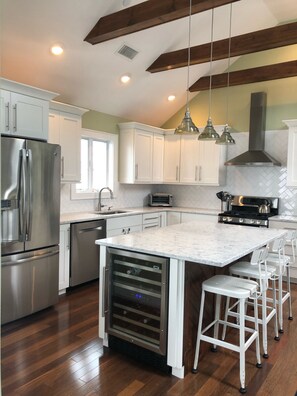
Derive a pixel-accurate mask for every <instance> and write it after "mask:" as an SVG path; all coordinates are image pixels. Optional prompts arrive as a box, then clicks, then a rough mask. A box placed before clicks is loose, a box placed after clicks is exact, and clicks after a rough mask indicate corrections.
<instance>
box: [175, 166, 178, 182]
mask: <svg viewBox="0 0 297 396" xmlns="http://www.w3.org/2000/svg"><path fill="white" fill-rule="evenodd" d="M175 180H176V181H178V166H176V171H175Z"/></svg>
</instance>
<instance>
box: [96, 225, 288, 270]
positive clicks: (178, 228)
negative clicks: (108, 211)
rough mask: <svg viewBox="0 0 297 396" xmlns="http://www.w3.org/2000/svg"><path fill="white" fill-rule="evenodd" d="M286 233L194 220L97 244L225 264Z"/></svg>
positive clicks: (221, 265)
mask: <svg viewBox="0 0 297 396" xmlns="http://www.w3.org/2000/svg"><path fill="white" fill-rule="evenodd" d="M285 234H286V231H285V230H279V229H272V228H255V227H246V226H239V225H230V224H228V225H225V224H219V223H213V222H208V221H199V222H197V221H192V222H188V223H182V224H175V225H172V226H167V227H163V228H159V229H157V230H156V229H154V230H151V231H150V230H146V231H144V232H136V233H132V234H127V235H120V236H116V237H111V238H105V239H100V240H97V241H96V244H98V245H103V246H110V247H114V248H119V249H126V250H131V251H137V252H142V253H148V254H154V255H159V256H163V257H170V258H175V259H178V260H186V261H192V262H197V263H201V264H207V265H212V266H216V267H224V266H225V265H227V264H230V263H231V262H233V261H235V260H237V259H239V258H241V257H243V256H245V255H246V254H249V253H251V252H252V251H254V250H255V249H257V248H259V247H261V246H264V245H266V244H267V243H269V242H271V241H273V240H274V239H276V238H278V237H281V236H283V235H285Z"/></svg>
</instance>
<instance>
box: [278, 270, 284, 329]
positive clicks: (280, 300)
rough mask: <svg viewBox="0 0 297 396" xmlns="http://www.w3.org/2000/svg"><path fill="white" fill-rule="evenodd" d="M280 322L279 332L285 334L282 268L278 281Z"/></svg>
mask: <svg viewBox="0 0 297 396" xmlns="http://www.w3.org/2000/svg"><path fill="white" fill-rule="evenodd" d="M278 321H279V332H280V333H283V332H284V327H283V274H282V268H280V274H279V279H278Z"/></svg>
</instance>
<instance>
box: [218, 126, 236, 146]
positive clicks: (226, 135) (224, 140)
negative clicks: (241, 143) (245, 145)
mask: <svg viewBox="0 0 297 396" xmlns="http://www.w3.org/2000/svg"><path fill="white" fill-rule="evenodd" d="M216 144H235V140H234V139H233V137H232V136H231V134H230V127H229V125H228V124H226V125H225V126H224V130H223V133H222V135H221V137H220V138H219V139H217V140H216Z"/></svg>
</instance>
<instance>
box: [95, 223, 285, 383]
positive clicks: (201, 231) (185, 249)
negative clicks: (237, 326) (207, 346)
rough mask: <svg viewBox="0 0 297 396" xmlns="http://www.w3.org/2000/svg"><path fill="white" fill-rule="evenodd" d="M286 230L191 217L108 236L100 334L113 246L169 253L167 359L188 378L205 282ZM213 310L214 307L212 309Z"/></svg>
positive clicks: (104, 246)
mask: <svg viewBox="0 0 297 396" xmlns="http://www.w3.org/2000/svg"><path fill="white" fill-rule="evenodd" d="M285 234H286V230H279V229H269V228H254V227H246V226H237V225H236V226H233V225H224V224H218V223H213V222H207V221H202V222H188V223H182V224H176V225H172V226H168V227H164V228H160V229H157V230H152V231H149V230H147V231H144V232H138V233H134V234H128V235H120V236H117V237H112V238H106V239H101V240H98V241H96V243H97V244H98V245H100V263H101V264H100V290H99V300H100V304H99V337H100V338H102V339H103V342H104V345H105V346H108V337H107V334H106V333H105V316H104V297H105V296H104V279H105V265H106V260H107V248H109V247H111V248H115V249H122V250H126V251H130V252H137V253H144V254H148V255H155V256H160V257H165V258H169V260H170V262H169V294H168V334H167V336H168V338H167V339H168V341H167V364H168V366H170V367H172V374H173V375H175V376H177V377H179V378H183V377H184V372H185V369H186V370H189V369H190V365H191V364H192V363H191V362H193V360H192V356H193V352H194V351H193V350H194V347H193V345H194V343H195V337H196V326H197V317H198V307H199V303H200V294H201V283H202V282H203V281H204V280H205V279H207V278H209V277H211V276H213V275H215V274H216V273H224V271H226V269H227V266H228V265H229V264H231V263H233V262H234V261H236V260H238V259H240V258H242V257H244V256H246V255H248V254H249V253H251V252H253V251H254V250H255V249H257V248H259V247H261V246H264V245H266V244H269V243H271V242H272V241H273V240H274V239H276V238H279V237H282V236H284V235H285ZM209 311H210V315H211V314H212V312H211V311H212V309H210V310H209Z"/></svg>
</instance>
